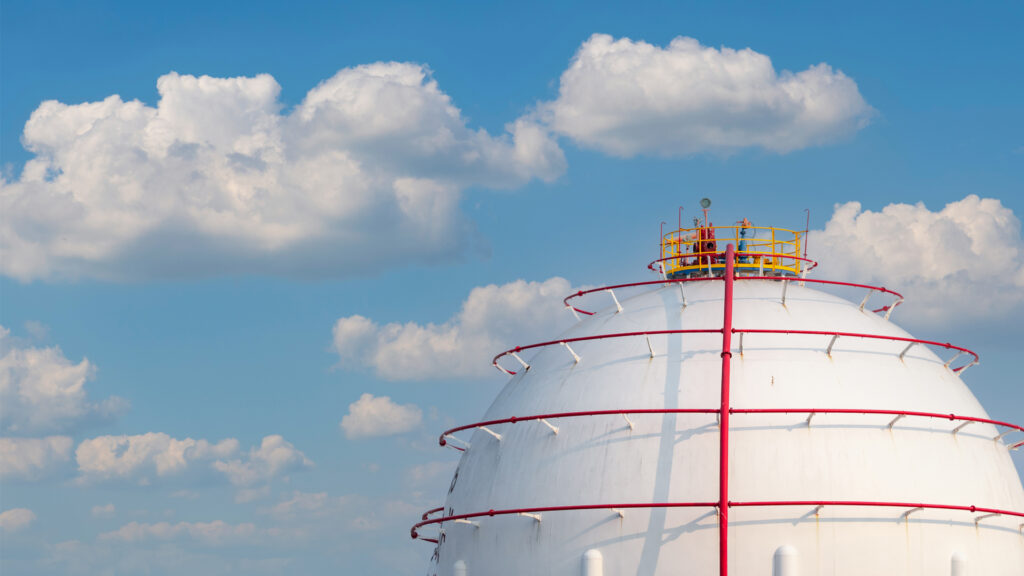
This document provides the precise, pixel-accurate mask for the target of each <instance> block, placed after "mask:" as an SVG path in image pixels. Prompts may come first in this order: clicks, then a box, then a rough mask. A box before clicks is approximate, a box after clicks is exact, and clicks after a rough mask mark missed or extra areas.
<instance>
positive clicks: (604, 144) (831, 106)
mask: <svg viewBox="0 0 1024 576" xmlns="http://www.w3.org/2000/svg"><path fill="white" fill-rule="evenodd" d="M538 113H539V115H540V116H541V117H542V118H543V119H544V120H545V121H546V122H547V124H548V125H549V126H550V127H551V128H552V129H553V130H554V131H555V132H557V133H559V134H562V135H565V136H568V137H570V138H572V139H573V140H575V141H576V142H577V143H579V144H580V145H582V146H585V147H588V148H595V149H597V150H600V151H602V152H605V153H608V154H612V155H615V156H623V157H631V156H635V155H637V154H649V155H656V156H687V155H691V154H696V153H701V152H714V153H729V152H732V151H735V150H738V149H741V148H749V147H757V148H763V149H765V150H770V151H772V152H778V153H785V152H789V151H792V150H797V149H800V148H806V147H808V146H814V145H818V144H823V143H827V142H831V141H833V140H836V139H837V138H841V137H843V136H845V135H848V134H851V133H853V132H855V131H856V130H857V129H859V128H861V127H863V126H864V125H865V124H866V123H867V121H868V119H869V118H870V117H871V115H872V114H873V110H872V108H871V107H870V106H869V105H868V104H867V103H866V102H865V101H864V98H862V97H861V95H860V92H859V91H858V90H857V84H856V83H855V82H854V81H853V80H852V79H850V78H849V77H847V76H846V75H844V74H843V73H842V72H840V71H837V70H833V69H832V68H831V67H830V66H829V65H828V64H824V63H822V64H818V65H815V66H811V67H810V68H808V69H807V70H803V71H801V72H797V73H793V72H789V71H783V72H781V73H777V72H776V71H775V68H774V67H773V66H772V62H771V59H770V58H769V57H768V56H765V55H764V54H759V53H757V52H755V51H753V50H751V49H750V48H745V49H742V50H734V49H731V48H724V47H723V48H721V49H715V48H711V47H707V46H701V44H700V43H699V42H698V41H697V40H695V39H693V38H685V37H677V38H675V39H674V40H672V42H671V43H669V45H668V46H667V47H665V48H662V47H659V46H653V45H651V44H648V43H646V42H643V41H633V40H630V39H629V38H622V39H619V40H616V39H614V38H612V37H611V36H608V35H605V34H594V35H593V36H591V37H590V39H588V40H587V41H586V42H584V43H583V45H582V46H580V48H579V50H578V51H577V53H576V55H575V56H574V57H573V59H572V62H571V63H570V65H569V68H568V69H567V70H565V72H563V73H562V77H561V81H560V85H559V93H558V98H557V99H556V100H554V101H552V102H546V103H543V104H541V105H540V107H539V109H538Z"/></svg>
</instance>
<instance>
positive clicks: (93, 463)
mask: <svg viewBox="0 0 1024 576" xmlns="http://www.w3.org/2000/svg"><path fill="white" fill-rule="evenodd" d="M237 451H238V440H235V439H233V438H230V439H227V440H221V441H220V442H218V443H216V444H213V443H210V442H208V441H206V440H193V439H192V438H185V439H183V440H178V439H176V438H172V437H170V436H168V435H167V434H164V433H162V432H149V433H146V434H137V435H134V436H127V435H121V436H98V437H96V438H90V439H87V440H83V441H82V442H81V443H80V444H79V445H78V448H77V449H76V450H75V460H76V462H77V463H78V470H79V472H80V473H81V478H80V480H81V481H95V480H106V479H114V478H121V479H129V480H137V481H139V482H141V483H147V482H149V481H150V480H151V479H152V477H153V476H156V477H162V476H170V475H174V474H180V473H182V472H184V471H185V470H186V469H187V468H188V467H189V465H190V464H191V463H193V462H195V461H211V460H215V459H217V458H226V457H228V456H230V455H232V454H234V453H235V452H237Z"/></svg>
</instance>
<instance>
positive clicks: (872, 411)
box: [438, 408, 1024, 450]
mask: <svg viewBox="0 0 1024 576" xmlns="http://www.w3.org/2000/svg"><path fill="white" fill-rule="evenodd" d="M718 413H719V410H718V409H716V408H660V409H654V408H634V409H625V410H583V411H578V412H552V413H550V414H535V415H531V416H509V417H508V418H496V419H493V420H484V421H482V422H474V423H473V424H464V425H462V426H456V427H455V428H450V429H448V430H445V431H444V432H443V433H442V434H441V437H440V439H439V440H438V444H440V445H441V446H446V445H448V441H447V440H445V438H446V437H448V436H451V435H452V434H455V433H456V432H462V431H463V430H469V429H471V428H480V427H482V426H494V425H495V424H515V423H517V422H528V421H531V420H557V419H560V418H578V417H581V416H614V415H620V414H718ZM729 413H730V414H879V415H883V416H912V417H917V418H933V419H938V420H949V421H953V422H977V423H980V424H991V425H993V426H1002V427H1003V428H1009V429H1011V430H1016V431H1018V432H1024V426H1018V425H1016V424H1012V423H1010V422H1002V421H1000V420H992V419H990V418H978V417H976V416H960V415H957V414H944V413H941V412H917V411H910V410H876V409H873V408H730V409H729ZM1022 445H1024V443H1021V444H1015V445H1012V446H1009V449H1010V450H1016V449H1017V448H1019V447H1020V446H1022ZM452 447H453V448H456V447H455V446H452Z"/></svg>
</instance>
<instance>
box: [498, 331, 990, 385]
mask: <svg viewBox="0 0 1024 576" xmlns="http://www.w3.org/2000/svg"><path fill="white" fill-rule="evenodd" d="M715 333H717V334H721V333H722V330H721V329H720V328H697V329H684V330H646V331H642V332H618V333H614V334H597V335H594V336H580V337H577V338H562V339H561V340H550V341H548V342H540V343H537V344H530V345H528V346H516V347H515V348H510V349H508V350H505V351H504V352H502V353H500V354H498V355H497V356H495V357H494V359H493V360H491V364H492V365H493V366H494V367H495V368H497V369H498V370H501V371H502V372H504V373H506V374H508V375H510V376H515V375H516V374H517V372H516V371H514V370H509V369H507V368H504V367H502V366H501V365H500V364H498V360H500V359H501V358H503V357H505V356H508V355H512V356H515V358H516V359H517V360H519V362H521V363H522V364H523V366H524V367H525V368H526V369H527V370H529V364H527V363H526V362H525V361H524V360H522V359H521V358H519V356H518V353H519V352H522V351H523V350H530V349H532V348H541V347H544V346H552V345H554V344H572V343H575V342H586V341H588V340H603V339H607V338H627V337H630V336H656V335H663V334H715ZM732 333H733V334H797V335H809V336H832V337H834V338H840V337H848V338H867V339H871V340H891V341H894V342H906V343H907V344H909V345H914V344H924V345H928V346H937V347H940V348H945V349H947V350H956V351H957V355H960V354H969V355H971V356H972V357H973V360H971V361H970V362H968V363H967V364H964V365H963V366H958V367H956V368H953V369H952V370H953V372H961V371H963V370H966V369H967V368H970V367H971V366H974V365H975V364H977V363H978V362H979V361H980V358H979V357H978V354H977V353H976V352H974V351H973V350H968V349H967V348H963V347H960V346H954V345H953V344H950V343H949V342H935V341H934V340H921V339H919V338H904V337H902V336H885V335H882V334H863V333H860V332H832V331H828V330H776V329H769V328H734V329H733V330H732ZM833 343H834V342H833ZM742 348H743V347H742V345H741V346H740V351H741V353H742ZM905 352H906V350H904V353H905ZM574 354H575V353H574ZM829 354H831V346H829ZM902 357H903V354H900V358H902ZM955 358H956V357H955V356H954V358H953V359H955ZM953 359H950V361H949V362H947V363H946V365H947V366H949V364H950V362H952V361H953Z"/></svg>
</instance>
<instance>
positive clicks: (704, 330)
mask: <svg viewBox="0 0 1024 576" xmlns="http://www.w3.org/2000/svg"><path fill="white" fill-rule="evenodd" d="M721 333H722V330H721V329H720V328H695V329H685V330H647V331H644V332H618V333H616V334H598V335H595V336H577V337H576V338H562V339H561V340H550V341H548V342H539V343H537V344H528V345H526V346H516V347H515V348H509V349H508V350H505V351H504V352H502V353H501V354H498V355H497V356H495V357H494V359H493V360H491V364H493V365H494V367H495V368H497V369H498V370H501V371H502V372H504V373H506V374H509V375H511V376H515V375H516V374H517V373H516V372H514V371H512V370H508V369H505V368H502V367H501V366H500V365H499V364H498V359H499V358H502V357H504V356H508V355H509V354H512V353H513V352H515V353H518V352H522V351H523V350H530V349H531V348H540V347H543V346H551V345H553V344H563V343H571V342H585V341H587V340H602V339H605V338H625V337H627V336H656V335H659V334H721Z"/></svg>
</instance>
